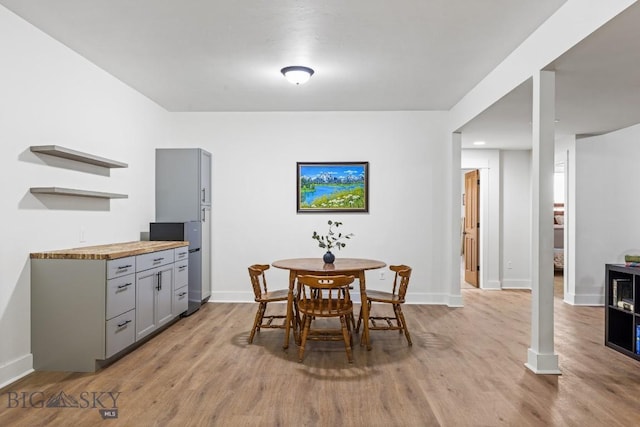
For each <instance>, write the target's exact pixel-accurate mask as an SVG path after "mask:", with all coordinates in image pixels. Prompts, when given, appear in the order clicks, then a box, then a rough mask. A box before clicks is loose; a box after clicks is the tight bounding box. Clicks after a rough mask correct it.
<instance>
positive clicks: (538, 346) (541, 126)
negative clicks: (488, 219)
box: [526, 71, 560, 374]
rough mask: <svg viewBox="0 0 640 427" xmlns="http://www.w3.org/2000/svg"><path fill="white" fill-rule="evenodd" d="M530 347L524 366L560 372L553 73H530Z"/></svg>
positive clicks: (536, 371) (544, 371)
mask: <svg viewBox="0 0 640 427" xmlns="http://www.w3.org/2000/svg"><path fill="white" fill-rule="evenodd" d="M532 125H533V129H532V130H533V132H532V133H533V152H532V154H533V162H532V183H533V186H532V187H533V188H532V190H533V191H532V226H533V229H532V249H533V250H532V260H531V271H532V277H531V347H530V348H529V350H528V357H527V363H526V366H527V368H529V369H531V370H532V371H533V372H535V373H536V374H560V369H559V367H558V356H557V355H556V354H555V353H554V347H553V303H554V300H553V172H554V158H553V157H554V134H555V132H554V126H555V73H554V72H552V71H539V72H537V73H536V74H534V76H533V118H532Z"/></svg>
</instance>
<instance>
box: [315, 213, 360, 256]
mask: <svg viewBox="0 0 640 427" xmlns="http://www.w3.org/2000/svg"><path fill="white" fill-rule="evenodd" d="M327 224H329V231H328V232H327V234H324V235H320V234H318V233H317V232H316V231H314V232H313V236H311V238H312V239H314V240H317V241H318V246H319V247H321V248H323V249H326V250H327V252H331V249H333V248H338V249H342V248H344V247H345V246H347V244H346V243H344V242H343V241H342V240H343V239H351V237H353V233H349V234H342V233H339V232H337V231H334V227H335V228H338V227H340V226H341V225H342V223H341V222H339V221H331V220H329V221H328V222H327Z"/></svg>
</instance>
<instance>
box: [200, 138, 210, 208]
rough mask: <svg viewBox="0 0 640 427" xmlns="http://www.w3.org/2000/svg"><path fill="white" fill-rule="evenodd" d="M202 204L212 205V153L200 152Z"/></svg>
mask: <svg viewBox="0 0 640 427" xmlns="http://www.w3.org/2000/svg"><path fill="white" fill-rule="evenodd" d="M200 203H201V204H202V205H207V206H209V205H211V153H208V152H206V151H204V150H200Z"/></svg>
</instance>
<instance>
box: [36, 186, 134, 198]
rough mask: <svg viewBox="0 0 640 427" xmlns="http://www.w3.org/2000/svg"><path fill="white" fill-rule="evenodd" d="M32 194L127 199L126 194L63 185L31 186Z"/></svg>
mask: <svg viewBox="0 0 640 427" xmlns="http://www.w3.org/2000/svg"><path fill="white" fill-rule="evenodd" d="M29 191H31V193H32V194H54V195H57V196H76V197H94V198H98V199H127V198H129V196H128V195H126V194H118V193H103V192H101V191H87V190H78V189H75V188H61V187H31V188H30V189H29Z"/></svg>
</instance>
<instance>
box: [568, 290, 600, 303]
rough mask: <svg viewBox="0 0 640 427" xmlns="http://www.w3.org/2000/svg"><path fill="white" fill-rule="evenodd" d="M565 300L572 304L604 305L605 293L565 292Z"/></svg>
mask: <svg viewBox="0 0 640 427" xmlns="http://www.w3.org/2000/svg"><path fill="white" fill-rule="evenodd" d="M563 301H564V302H566V303H567V304H570V305H586V306H603V305H604V295H580V294H578V295H577V294H569V293H565V294H564V300H563Z"/></svg>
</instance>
